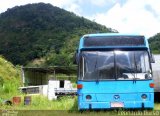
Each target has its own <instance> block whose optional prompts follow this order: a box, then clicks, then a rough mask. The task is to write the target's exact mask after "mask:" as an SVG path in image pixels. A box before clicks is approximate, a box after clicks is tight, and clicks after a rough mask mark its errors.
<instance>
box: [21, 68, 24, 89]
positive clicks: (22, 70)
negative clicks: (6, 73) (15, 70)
mask: <svg viewBox="0 0 160 116" xmlns="http://www.w3.org/2000/svg"><path fill="white" fill-rule="evenodd" d="M21 75H22V76H21V77H22V82H23V87H24V84H25V74H24V69H23V66H21Z"/></svg>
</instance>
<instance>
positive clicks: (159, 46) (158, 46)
mask: <svg viewBox="0 0 160 116" xmlns="http://www.w3.org/2000/svg"><path fill="white" fill-rule="evenodd" d="M149 44H150V47H151V49H152V52H153V53H154V54H160V33H157V34H156V35H155V36H153V37H151V38H149Z"/></svg>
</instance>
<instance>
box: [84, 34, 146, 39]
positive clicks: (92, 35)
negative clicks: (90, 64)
mask: <svg viewBox="0 0 160 116" xmlns="http://www.w3.org/2000/svg"><path fill="white" fill-rule="evenodd" d="M95 36H144V35H139V34H127V33H93V34H86V35H84V36H83V37H95ZM83 37H82V38H83Z"/></svg>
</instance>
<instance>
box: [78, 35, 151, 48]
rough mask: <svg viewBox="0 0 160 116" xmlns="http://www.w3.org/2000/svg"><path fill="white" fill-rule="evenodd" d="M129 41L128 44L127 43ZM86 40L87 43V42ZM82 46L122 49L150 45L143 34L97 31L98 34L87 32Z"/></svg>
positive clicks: (81, 42) (82, 39)
mask: <svg viewBox="0 0 160 116" xmlns="http://www.w3.org/2000/svg"><path fill="white" fill-rule="evenodd" d="M101 37H102V38H103V39H102V38H101ZM114 37H115V38H114ZM123 37H130V38H123ZM140 37H141V38H143V40H142V39H141V38H140ZM88 38H90V39H88ZM95 38H96V39H95ZM136 38H139V39H136ZM126 39H128V40H126ZM130 40H131V41H132V42H133V44H132V42H130ZM127 41H128V44H127V43H125V42H127ZM135 41H137V44H136V43H135ZM85 42H86V43H87V44H85ZM107 42H108V43H107ZM138 42H139V43H138ZM97 43H99V44H97ZM123 44H124V45H123ZM82 48H83V49H84V48H89V49H92V48H94V49H95V48H105V49H106V48H122V49H123V48H132V49H134V48H147V49H148V48H149V45H148V40H147V39H146V38H145V37H144V36H143V35H138V34H122V33H96V34H86V35H84V36H83V37H82V38H81V40H80V45H79V49H82Z"/></svg>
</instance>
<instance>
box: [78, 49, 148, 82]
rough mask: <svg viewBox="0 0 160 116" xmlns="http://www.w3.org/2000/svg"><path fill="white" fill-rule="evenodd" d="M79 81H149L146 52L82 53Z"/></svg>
mask: <svg viewBox="0 0 160 116" xmlns="http://www.w3.org/2000/svg"><path fill="white" fill-rule="evenodd" d="M79 63H80V65H79V68H80V70H79V80H106V79H117V80H128V79H132V80H133V79H151V68H150V64H149V56H148V52H147V51H116V50H114V51H83V52H82V53H81V58H80V62H79Z"/></svg>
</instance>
